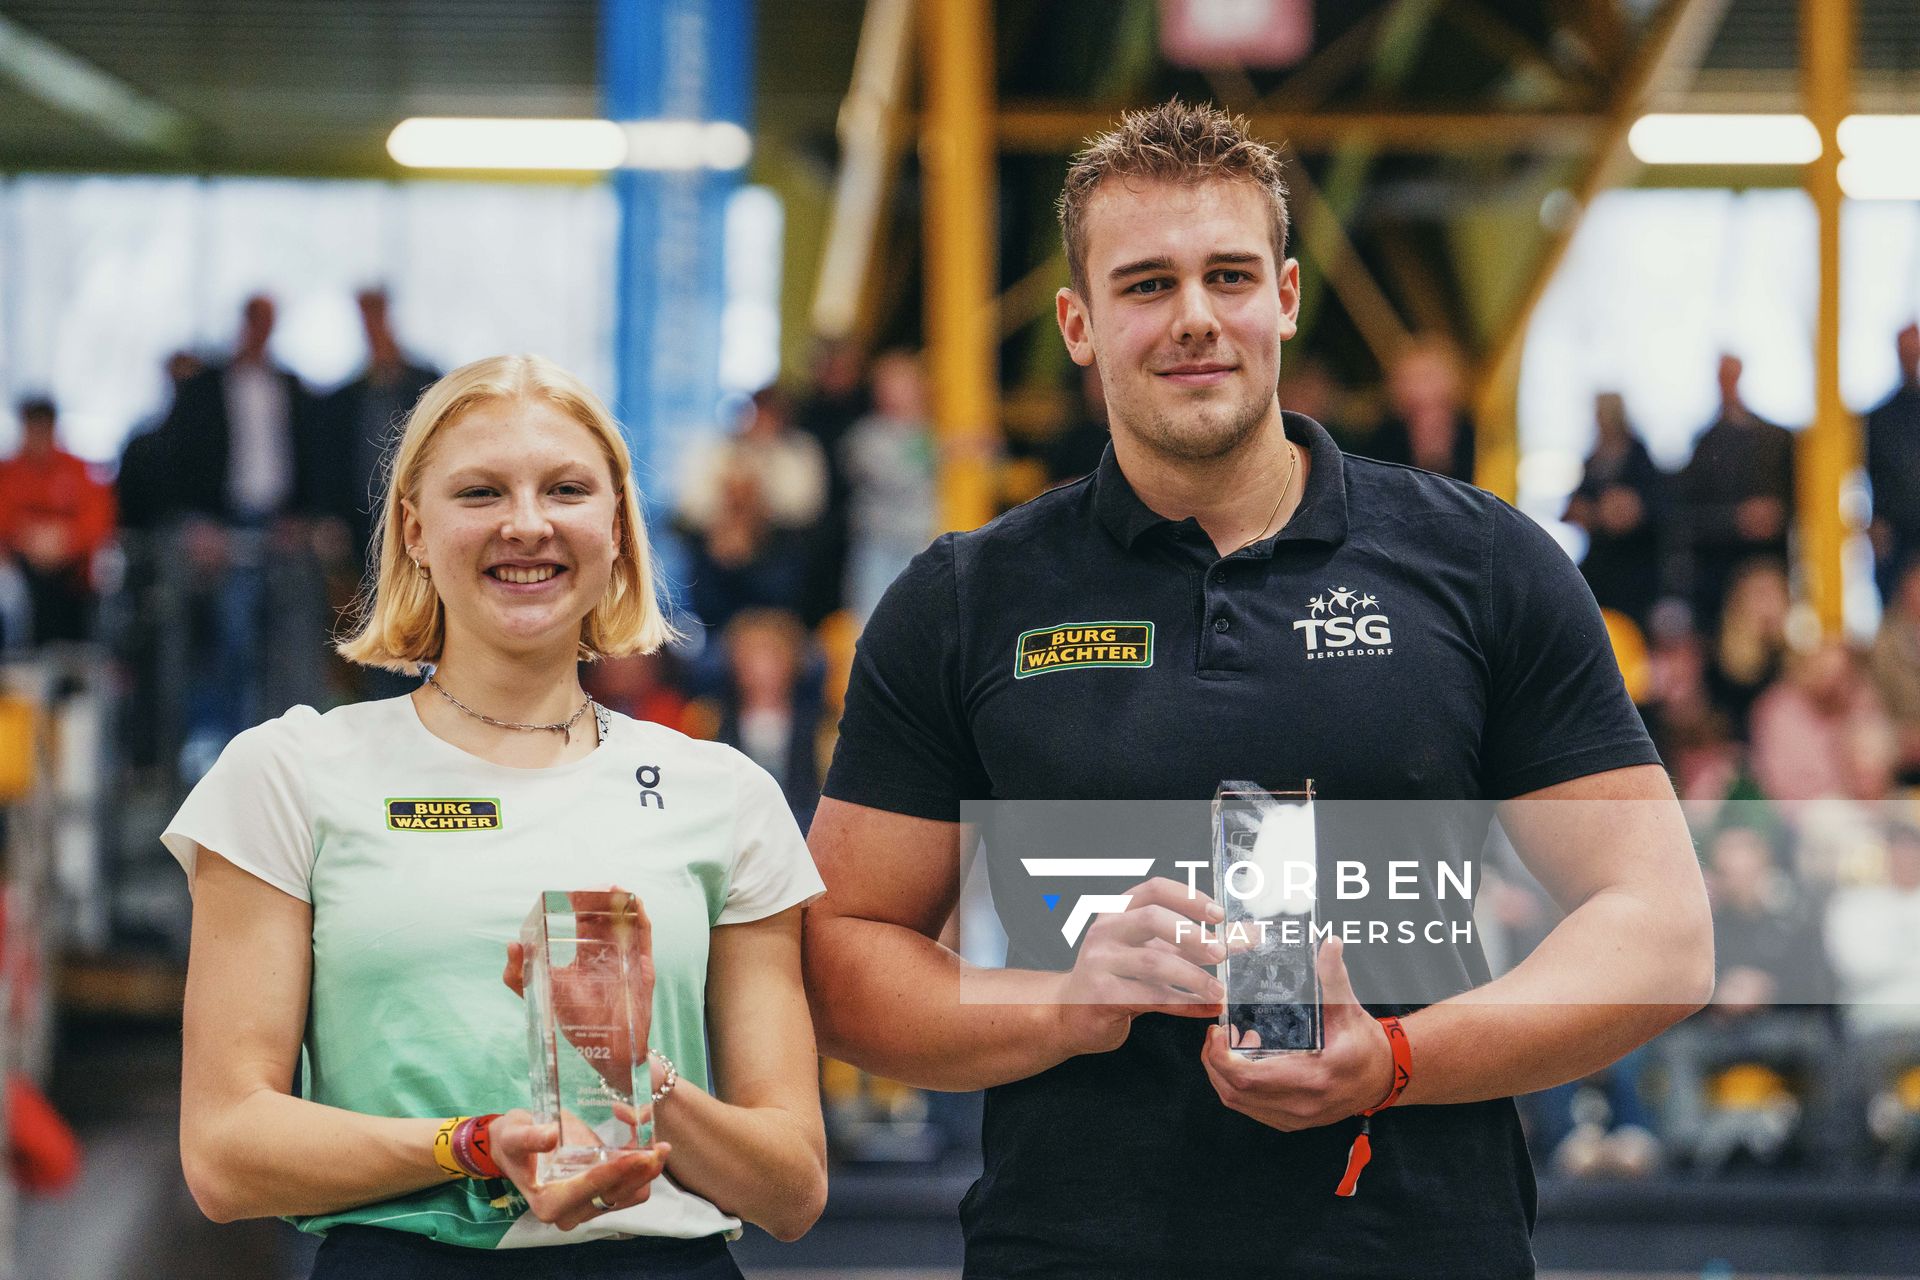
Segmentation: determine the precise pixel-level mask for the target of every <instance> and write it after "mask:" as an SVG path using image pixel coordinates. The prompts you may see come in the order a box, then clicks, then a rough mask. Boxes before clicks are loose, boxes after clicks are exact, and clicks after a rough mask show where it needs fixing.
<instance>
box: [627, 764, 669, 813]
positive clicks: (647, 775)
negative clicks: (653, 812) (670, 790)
mask: <svg viewBox="0 0 1920 1280" xmlns="http://www.w3.org/2000/svg"><path fill="white" fill-rule="evenodd" d="M633 780H634V781H635V782H638V783H639V784H640V807H641V808H642V809H645V808H649V807H657V808H661V809H664V808H666V807H667V801H666V797H665V796H662V795H661V794H660V792H659V786H660V766H659V765H654V764H643V765H641V766H640V767H639V768H638V769H635V770H634V771H633Z"/></svg>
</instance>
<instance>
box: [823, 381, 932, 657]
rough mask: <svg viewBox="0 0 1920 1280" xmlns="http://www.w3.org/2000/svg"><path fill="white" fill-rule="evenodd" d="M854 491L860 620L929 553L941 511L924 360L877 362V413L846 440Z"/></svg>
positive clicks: (854, 606)
mask: <svg viewBox="0 0 1920 1280" xmlns="http://www.w3.org/2000/svg"><path fill="white" fill-rule="evenodd" d="M840 465H841V466H842V467H843V468H844V469H845V470H846V473H847V483H848V485H849V486H851V488H852V491H853V510H852V519H851V523H850V531H851V544H850V546H849V548H848V556H847V607H848V608H849V609H851V610H852V611H853V616H854V617H855V618H857V619H859V620H861V621H862V622H864V621H865V620H866V618H867V615H869V614H870V613H872V612H873V607H874V606H875V605H876V604H878V603H880V596H881V593H883V592H884V591H886V589H887V587H888V586H889V585H890V584H891V583H892V582H893V580H894V579H895V578H896V577H898V576H899V575H900V571H901V570H902V569H905V568H906V567H907V562H908V561H909V560H911V559H913V557H915V556H916V555H918V554H920V552H922V551H924V550H926V547H927V542H928V540H929V539H931V538H932V536H933V522H934V517H935V513H936V512H937V510H938V509H939V490H938V488H937V486H936V480H937V474H936V472H937V468H936V461H935V452H934V443H933V431H932V429H931V428H930V427H929V426H928V424H927V397H926V384H925V380H924V378H923V377H922V375H921V372H920V360H919V357H917V356H915V355H913V354H912V353H910V352H906V351H890V352H888V353H887V354H885V355H883V356H881V357H880V358H879V359H878V360H875V361H874V363H873V412H872V413H870V414H868V415H867V416H866V417H864V418H862V419H860V421H858V422H856V423H854V424H853V429H852V430H851V431H849V432H847V436H846V439H844V440H842V441H841V442H840Z"/></svg>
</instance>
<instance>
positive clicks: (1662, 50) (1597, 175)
mask: <svg viewBox="0 0 1920 1280" xmlns="http://www.w3.org/2000/svg"><path fill="white" fill-rule="evenodd" d="M1728 3H1729V0H1667V3H1666V5H1665V6H1664V7H1663V8H1662V9H1661V10H1660V11H1659V13H1657V14H1656V15H1655V16H1654V18H1653V19H1652V20H1651V21H1650V22H1649V24H1648V28H1647V33H1646V36H1645V37H1644V38H1643V40H1642V42H1641V46H1640V49H1639V51H1638V52H1637V53H1636V54H1635V55H1634V58H1633V61H1632V64H1631V65H1630V66H1629V67H1628V68H1627V71H1626V73H1625V74H1624V75H1623V76H1622V78H1621V80H1620V86H1619V89H1618V91H1617V93H1616V95H1615V97H1614V99H1613V102H1612V104H1611V106H1610V108H1609V110H1608V112H1607V117H1606V120H1605V122H1604V123H1603V124H1602V126H1601V128H1600V130H1599V132H1598V134H1597V137H1596V138H1595V140H1594V142H1593V149H1592V151H1591V153H1590V154H1589V157H1588V160H1587V164H1586V167H1585V171H1584V172H1583V173H1582V174H1581V176H1580V180H1579V183H1578V184H1577V186H1576V189H1575V191H1574V193H1573V194H1574V197H1575V200H1574V205H1573V213H1572V215H1571V216H1569V217H1567V218H1566V219H1564V221H1563V222H1562V224H1561V226H1560V227H1559V228H1558V229H1556V230H1555V231H1554V232H1553V233H1552V234H1551V236H1550V237H1549V239H1548V241H1547V244H1546V247H1545V249H1544V251H1543V252H1542V253H1541V254H1540V256H1539V258H1538V260H1537V262H1536V263H1535V266H1534V270H1533V275H1532V277H1531V278H1530V279H1529V281H1528V284H1527V287H1526V289H1525V291H1524V292H1523V293H1522V294H1521V295H1520V300H1519V303H1518V305H1517V306H1516V307H1515V308H1514V311H1513V314H1512V315H1511V316H1510V317H1509V319H1508V321H1507V325H1506V328H1505V331H1504V333H1503V334H1502V335H1501V337H1500V338H1499V340H1498V341H1497V342H1496V343H1495V344H1494V346H1493V348H1492V350H1491V351H1490V352H1489V354H1488V358H1487V360H1486V363H1485V364H1484V365H1483V367H1482V373H1481V376H1480V379H1479V388H1478V391H1477V393H1476V395H1475V406H1474V408H1475V421H1476V425H1477V432H1476V435H1475V443H1476V445H1477V446H1478V448H1477V450H1476V461H1475V464H1474V468H1475V475H1474V479H1475V480H1476V481H1477V482H1478V483H1479V484H1480V486H1481V487H1482V488H1485V489H1490V490H1492V491H1493V492H1495V493H1497V494H1500V495H1501V496H1502V497H1505V498H1509V499H1511V498H1512V497H1513V496H1514V494H1515V493H1516V492H1517V490H1518V487H1519V482H1518V472H1519V465H1520V423H1519V393H1520V356H1521V353H1522V352H1523V351H1524V350H1525V349H1526V341H1527V324H1528V322H1529V321H1531V320H1532V319H1533V310H1534V308H1535V307H1537V306H1538V305H1539V304H1540V299H1541V297H1542V296H1543V295H1545V293H1546V291H1547V286H1548V285H1549V284H1551V283H1552V282H1553V276H1554V273H1555V272H1556V271H1558V270H1559V269H1560V263H1561V262H1562V261H1563V260H1564V259H1565V257H1566V254H1567V249H1568V247H1569V246H1570V245H1572V243H1573V237H1574V233H1575V232H1576V231H1578V230H1579V228H1580V222H1581V219H1582V218H1583V217H1584V216H1585V214H1586V211H1587V209H1588V208H1589V207H1591V206H1592V204H1593V202H1594V200H1595V199H1597V198H1598V197H1599V196H1600V194H1601V193H1602V192H1604V191H1606V190H1608V189H1609V188H1611V187H1615V186H1619V185H1621V184H1622V183H1623V182H1625V180H1626V179H1627V177H1628V176H1629V175H1630V174H1631V173H1632V172H1633V169H1634V164H1635V162H1634V159H1633V154H1632V152H1630V151H1629V150H1628V149H1627V133H1628V131H1629V130H1631V129H1632V128H1633V123H1634V121H1635V120H1637V119H1639V118H1640V115H1641V113H1642V111H1643V110H1644V109H1645V107H1646V104H1647V101H1648V99H1649V98H1650V97H1651V96H1652V95H1653V94H1654V93H1656V92H1658V91H1660V90H1663V89H1671V88H1674V87H1676V82H1677V81H1679V80H1681V79H1682V78H1684V77H1687V76H1690V75H1692V73H1693V71H1694V69H1695V68H1697V67H1698V66H1699V65H1700V59H1701V58H1703V57H1705V56H1706V52H1707V46H1708V45H1709V44H1710V43H1711V42H1712V40H1713V34H1714V32H1715V31H1717V30H1719V28H1720V20H1721V18H1723V17H1724V16H1726V10H1727V5H1728Z"/></svg>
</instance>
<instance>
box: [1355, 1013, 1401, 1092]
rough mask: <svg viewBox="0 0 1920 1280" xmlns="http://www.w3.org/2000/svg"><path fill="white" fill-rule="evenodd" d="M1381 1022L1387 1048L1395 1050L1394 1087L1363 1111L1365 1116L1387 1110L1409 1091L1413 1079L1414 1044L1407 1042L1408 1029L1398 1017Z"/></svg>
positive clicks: (1383, 1019) (1382, 1019)
mask: <svg viewBox="0 0 1920 1280" xmlns="http://www.w3.org/2000/svg"><path fill="white" fill-rule="evenodd" d="M1379 1022H1380V1029H1381V1030H1382V1031H1385V1032H1386V1033H1387V1048H1389V1049H1391V1050H1392V1051H1393V1087H1392V1088H1391V1089H1388V1090H1387V1096H1386V1097H1384V1098H1382V1099H1380V1101H1378V1102H1376V1103H1375V1104H1374V1105H1373V1106H1372V1107H1371V1108H1369V1109H1368V1110H1366V1111H1362V1112H1361V1113H1360V1114H1361V1115H1363V1116H1370V1115H1372V1114H1373V1113H1374V1112H1375V1111H1385V1110H1386V1109H1387V1108H1388V1107H1390V1106H1392V1105H1393V1104H1394V1103H1396V1102H1398V1101H1400V1095H1401V1094H1403V1093H1405V1092H1406V1091H1407V1082H1408V1081H1410V1080H1412V1079H1413V1046H1412V1045H1410V1044H1408V1043H1407V1029H1406V1028H1405V1027H1403V1026H1401V1025H1400V1019H1398V1018H1381V1019H1379Z"/></svg>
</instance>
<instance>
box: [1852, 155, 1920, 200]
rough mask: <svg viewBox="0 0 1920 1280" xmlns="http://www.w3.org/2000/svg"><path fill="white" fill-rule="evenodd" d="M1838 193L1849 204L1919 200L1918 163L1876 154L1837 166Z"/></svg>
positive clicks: (1909, 158)
mask: <svg viewBox="0 0 1920 1280" xmlns="http://www.w3.org/2000/svg"><path fill="white" fill-rule="evenodd" d="M1840 190H1841V191H1843V192H1845V193H1846V195H1847V198H1848V199H1850V200H1920V160H1915V159H1913V158H1912V156H1911V153H1909V154H1908V155H1903V156H1900V157H1898V158H1895V157H1889V156H1881V155H1879V154H1877V153H1875V154H1873V155H1865V156H1848V157H1846V158H1845V159H1843V160H1842V161H1841V162H1840Z"/></svg>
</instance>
